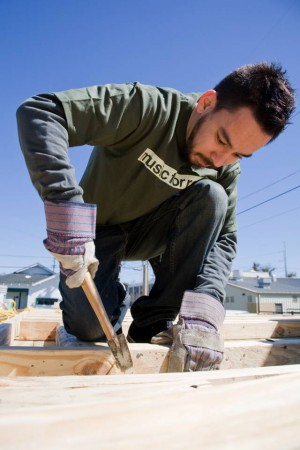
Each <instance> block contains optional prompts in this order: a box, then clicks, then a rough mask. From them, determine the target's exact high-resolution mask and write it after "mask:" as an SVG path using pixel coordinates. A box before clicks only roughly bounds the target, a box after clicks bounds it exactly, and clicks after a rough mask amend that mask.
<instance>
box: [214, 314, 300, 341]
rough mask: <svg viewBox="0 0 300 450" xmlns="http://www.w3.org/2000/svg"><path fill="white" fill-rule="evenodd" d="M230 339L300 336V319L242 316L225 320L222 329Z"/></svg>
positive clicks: (226, 338) (225, 336)
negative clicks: (249, 317) (237, 318)
mask: <svg viewBox="0 0 300 450" xmlns="http://www.w3.org/2000/svg"><path fill="white" fill-rule="evenodd" d="M220 332H221V334H222V336H223V337H224V339H225V340H228V339H230V340H231V339H269V338H271V339H272V338H288V337H291V338H295V337H300V319H290V318H284V319H281V318H280V319H279V318H278V317H277V318H273V319H269V318H265V317H263V318H260V319H257V318H251V319H248V316H247V318H241V319H240V320H236V319H234V320H232V319H228V320H225V322H224V324H223V325H222V328H221V330H220Z"/></svg>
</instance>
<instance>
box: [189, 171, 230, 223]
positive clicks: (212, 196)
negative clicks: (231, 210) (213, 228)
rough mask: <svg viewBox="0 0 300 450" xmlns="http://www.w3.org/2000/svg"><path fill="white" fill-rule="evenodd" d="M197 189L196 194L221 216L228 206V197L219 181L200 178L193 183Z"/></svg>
mask: <svg viewBox="0 0 300 450" xmlns="http://www.w3.org/2000/svg"><path fill="white" fill-rule="evenodd" d="M193 186H194V187H195V189H197V190H198V195H199V196H200V197H201V203H202V204H203V202H204V203H205V204H206V205H207V207H209V209H210V211H212V212H214V214H215V215H218V216H219V217H223V216H225V215H226V212H227V207H228V197H227V194H226V191H225V189H224V188H223V186H222V185H221V184H219V183H216V182H215V181H212V180H201V181H198V182H197V183H195V184H194V185H193Z"/></svg>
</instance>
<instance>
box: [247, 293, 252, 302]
mask: <svg viewBox="0 0 300 450" xmlns="http://www.w3.org/2000/svg"><path fill="white" fill-rule="evenodd" d="M247 300H248V303H252V295H248V296H247Z"/></svg>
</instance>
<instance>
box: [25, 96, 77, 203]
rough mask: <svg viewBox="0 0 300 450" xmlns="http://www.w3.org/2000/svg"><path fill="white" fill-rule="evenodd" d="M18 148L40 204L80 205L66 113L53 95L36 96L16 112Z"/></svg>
mask: <svg viewBox="0 0 300 450" xmlns="http://www.w3.org/2000/svg"><path fill="white" fill-rule="evenodd" d="M17 125H18V133H19V140H20V146H21V149H22V151H23V155H24V158H25V162H26V165H27V168H28V171H29V174H30V177H31V180H32V183H33V185H34V186H35V188H36V189H37V191H38V193H39V195H40V196H41V198H42V199H43V200H45V199H48V200H73V201H77V202H83V200H82V189H81V188H80V186H79V185H78V183H77V180H76V176H75V171H74V168H73V166H72V164H71V162H70V159H69V156H68V146H69V139H68V131H67V122H66V117H65V113H64V110H63V107H62V105H61V104H60V102H59V100H58V99H57V98H56V96H55V95H53V94H42V95H36V96H34V97H32V98H30V99H28V100H26V101H25V102H24V103H23V104H22V105H21V106H20V107H19V108H18V110H17Z"/></svg>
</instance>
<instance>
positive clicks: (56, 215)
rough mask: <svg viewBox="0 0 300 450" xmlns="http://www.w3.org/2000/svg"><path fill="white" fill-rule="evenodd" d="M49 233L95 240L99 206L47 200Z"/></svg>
mask: <svg viewBox="0 0 300 450" xmlns="http://www.w3.org/2000/svg"><path fill="white" fill-rule="evenodd" d="M44 206H45V214H46V221H47V231H50V232H52V233H56V234H63V235H68V236H72V237H83V238H87V239H94V238H95V224H96V212H97V205H94V204H91V203H77V202H68V201H61V202H51V201H49V200H45V202H44Z"/></svg>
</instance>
